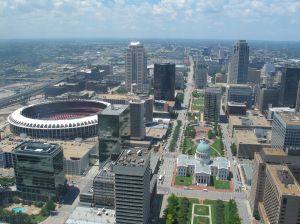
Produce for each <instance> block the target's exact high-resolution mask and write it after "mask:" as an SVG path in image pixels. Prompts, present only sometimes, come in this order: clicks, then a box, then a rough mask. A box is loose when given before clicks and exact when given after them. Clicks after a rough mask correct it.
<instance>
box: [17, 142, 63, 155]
mask: <svg viewBox="0 0 300 224" xmlns="http://www.w3.org/2000/svg"><path fill="white" fill-rule="evenodd" d="M59 149H60V147H59V145H58V144H53V143H45V142H30V141H26V142H23V143H21V144H20V145H18V146H17V147H16V148H15V149H14V152H15V153H18V154H19V153H21V154H31V155H52V154H54V153H55V152H56V151H58V150H59Z"/></svg>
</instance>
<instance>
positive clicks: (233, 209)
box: [214, 199, 242, 224]
mask: <svg viewBox="0 0 300 224" xmlns="http://www.w3.org/2000/svg"><path fill="white" fill-rule="evenodd" d="M214 209H215V211H214V212H215V219H216V220H215V223H216V224H241V223H242V222H241V219H240V217H239V215H238V210H237V206H236V202H235V201H234V200H232V199H231V200H230V201H229V202H224V201H221V200H217V201H215V202H214Z"/></svg>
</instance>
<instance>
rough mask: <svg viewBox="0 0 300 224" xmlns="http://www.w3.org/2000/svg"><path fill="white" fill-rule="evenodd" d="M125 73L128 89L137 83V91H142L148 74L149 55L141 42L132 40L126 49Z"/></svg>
mask: <svg viewBox="0 0 300 224" xmlns="http://www.w3.org/2000/svg"><path fill="white" fill-rule="evenodd" d="M125 74H126V86H127V90H128V91H131V89H132V85H133V84H135V85H136V92H137V93H142V92H143V86H144V83H145V77H146V74H147V56H146V52H145V49H144V46H143V45H142V44H141V43H140V42H131V43H130V44H129V46H128V48H127V50H126V56H125Z"/></svg>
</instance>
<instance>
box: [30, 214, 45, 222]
mask: <svg viewBox="0 0 300 224" xmlns="http://www.w3.org/2000/svg"><path fill="white" fill-rule="evenodd" d="M31 217H32V221H33V222H36V223H41V222H42V221H44V220H46V219H47V218H48V216H42V215H41V214H40V215H33V216H31Z"/></svg>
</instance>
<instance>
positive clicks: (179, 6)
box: [0, 0, 300, 41]
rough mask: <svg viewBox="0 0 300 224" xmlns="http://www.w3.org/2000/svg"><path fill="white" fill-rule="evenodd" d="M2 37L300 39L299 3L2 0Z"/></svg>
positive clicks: (264, 0)
mask: <svg viewBox="0 0 300 224" xmlns="http://www.w3.org/2000/svg"><path fill="white" fill-rule="evenodd" d="M0 38H1V39H15V38H21V39H22V38H135V39H137V38H187V39H247V40H284V41H300V0H147V1H146V0H144V1H142V0H0Z"/></svg>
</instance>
